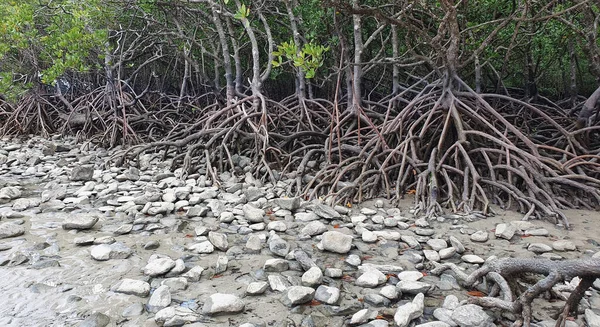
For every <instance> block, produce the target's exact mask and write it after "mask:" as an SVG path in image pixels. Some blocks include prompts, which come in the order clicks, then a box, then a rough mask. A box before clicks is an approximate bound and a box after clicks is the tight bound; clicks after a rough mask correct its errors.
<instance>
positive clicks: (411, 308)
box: [394, 293, 425, 327]
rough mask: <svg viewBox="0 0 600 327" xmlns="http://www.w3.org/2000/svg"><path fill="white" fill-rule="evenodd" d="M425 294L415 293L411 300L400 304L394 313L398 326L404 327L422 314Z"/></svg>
mask: <svg viewBox="0 0 600 327" xmlns="http://www.w3.org/2000/svg"><path fill="white" fill-rule="evenodd" d="M424 299H425V296H424V295H423V293H419V294H417V295H416V296H415V297H414V298H413V300H412V302H409V303H406V304H404V305H401V306H399V307H398V309H397V310H396V313H395V314H394V321H395V322H396V325H398V327H406V326H408V324H409V323H410V322H411V321H412V320H413V319H416V318H418V317H420V316H422V315H423V309H424V308H425V303H424Z"/></svg>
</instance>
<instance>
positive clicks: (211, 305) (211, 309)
mask: <svg viewBox="0 0 600 327" xmlns="http://www.w3.org/2000/svg"><path fill="white" fill-rule="evenodd" d="M244 307H245V304H244V301H242V300H241V299H240V298H239V297H237V296H235V295H233V294H223V293H216V294H213V295H211V296H210V297H209V298H208V300H207V301H206V302H204V306H203V307H202V313H204V314H209V315H213V314H218V313H239V312H242V311H244Z"/></svg>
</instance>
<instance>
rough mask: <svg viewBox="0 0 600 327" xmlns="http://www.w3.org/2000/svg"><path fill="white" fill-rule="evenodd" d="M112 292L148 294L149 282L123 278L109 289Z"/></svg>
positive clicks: (142, 295) (143, 295)
mask: <svg viewBox="0 0 600 327" xmlns="http://www.w3.org/2000/svg"><path fill="white" fill-rule="evenodd" d="M110 290H111V291H113V292H117V293H124V294H133V295H137V296H141V297H145V296H148V294H149V293H150V284H148V283H147V282H145V281H142V280H135V279H129V278H125V279H123V280H122V281H120V282H119V283H117V284H116V285H114V286H113V287H111V289H110Z"/></svg>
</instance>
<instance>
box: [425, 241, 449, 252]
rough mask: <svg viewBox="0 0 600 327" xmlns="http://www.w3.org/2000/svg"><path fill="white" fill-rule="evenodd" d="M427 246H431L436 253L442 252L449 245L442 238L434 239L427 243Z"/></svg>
mask: <svg viewBox="0 0 600 327" xmlns="http://www.w3.org/2000/svg"><path fill="white" fill-rule="evenodd" d="M427 245H429V246H431V249H432V250H434V251H440V250H442V249H445V248H447V247H448V243H446V241H445V240H442V239H440V238H433V239H430V240H429V241H427Z"/></svg>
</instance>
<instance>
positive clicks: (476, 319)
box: [452, 304, 493, 327]
mask: <svg viewBox="0 0 600 327" xmlns="http://www.w3.org/2000/svg"><path fill="white" fill-rule="evenodd" d="M452 320H454V321H455V322H456V323H457V324H458V325H459V326H461V327H480V326H492V321H493V319H492V318H491V317H490V316H489V315H488V314H487V313H486V312H485V311H483V309H482V308H481V307H480V306H478V305H475V304H466V305H462V306H460V307H458V308H456V309H455V310H454V312H452Z"/></svg>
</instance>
